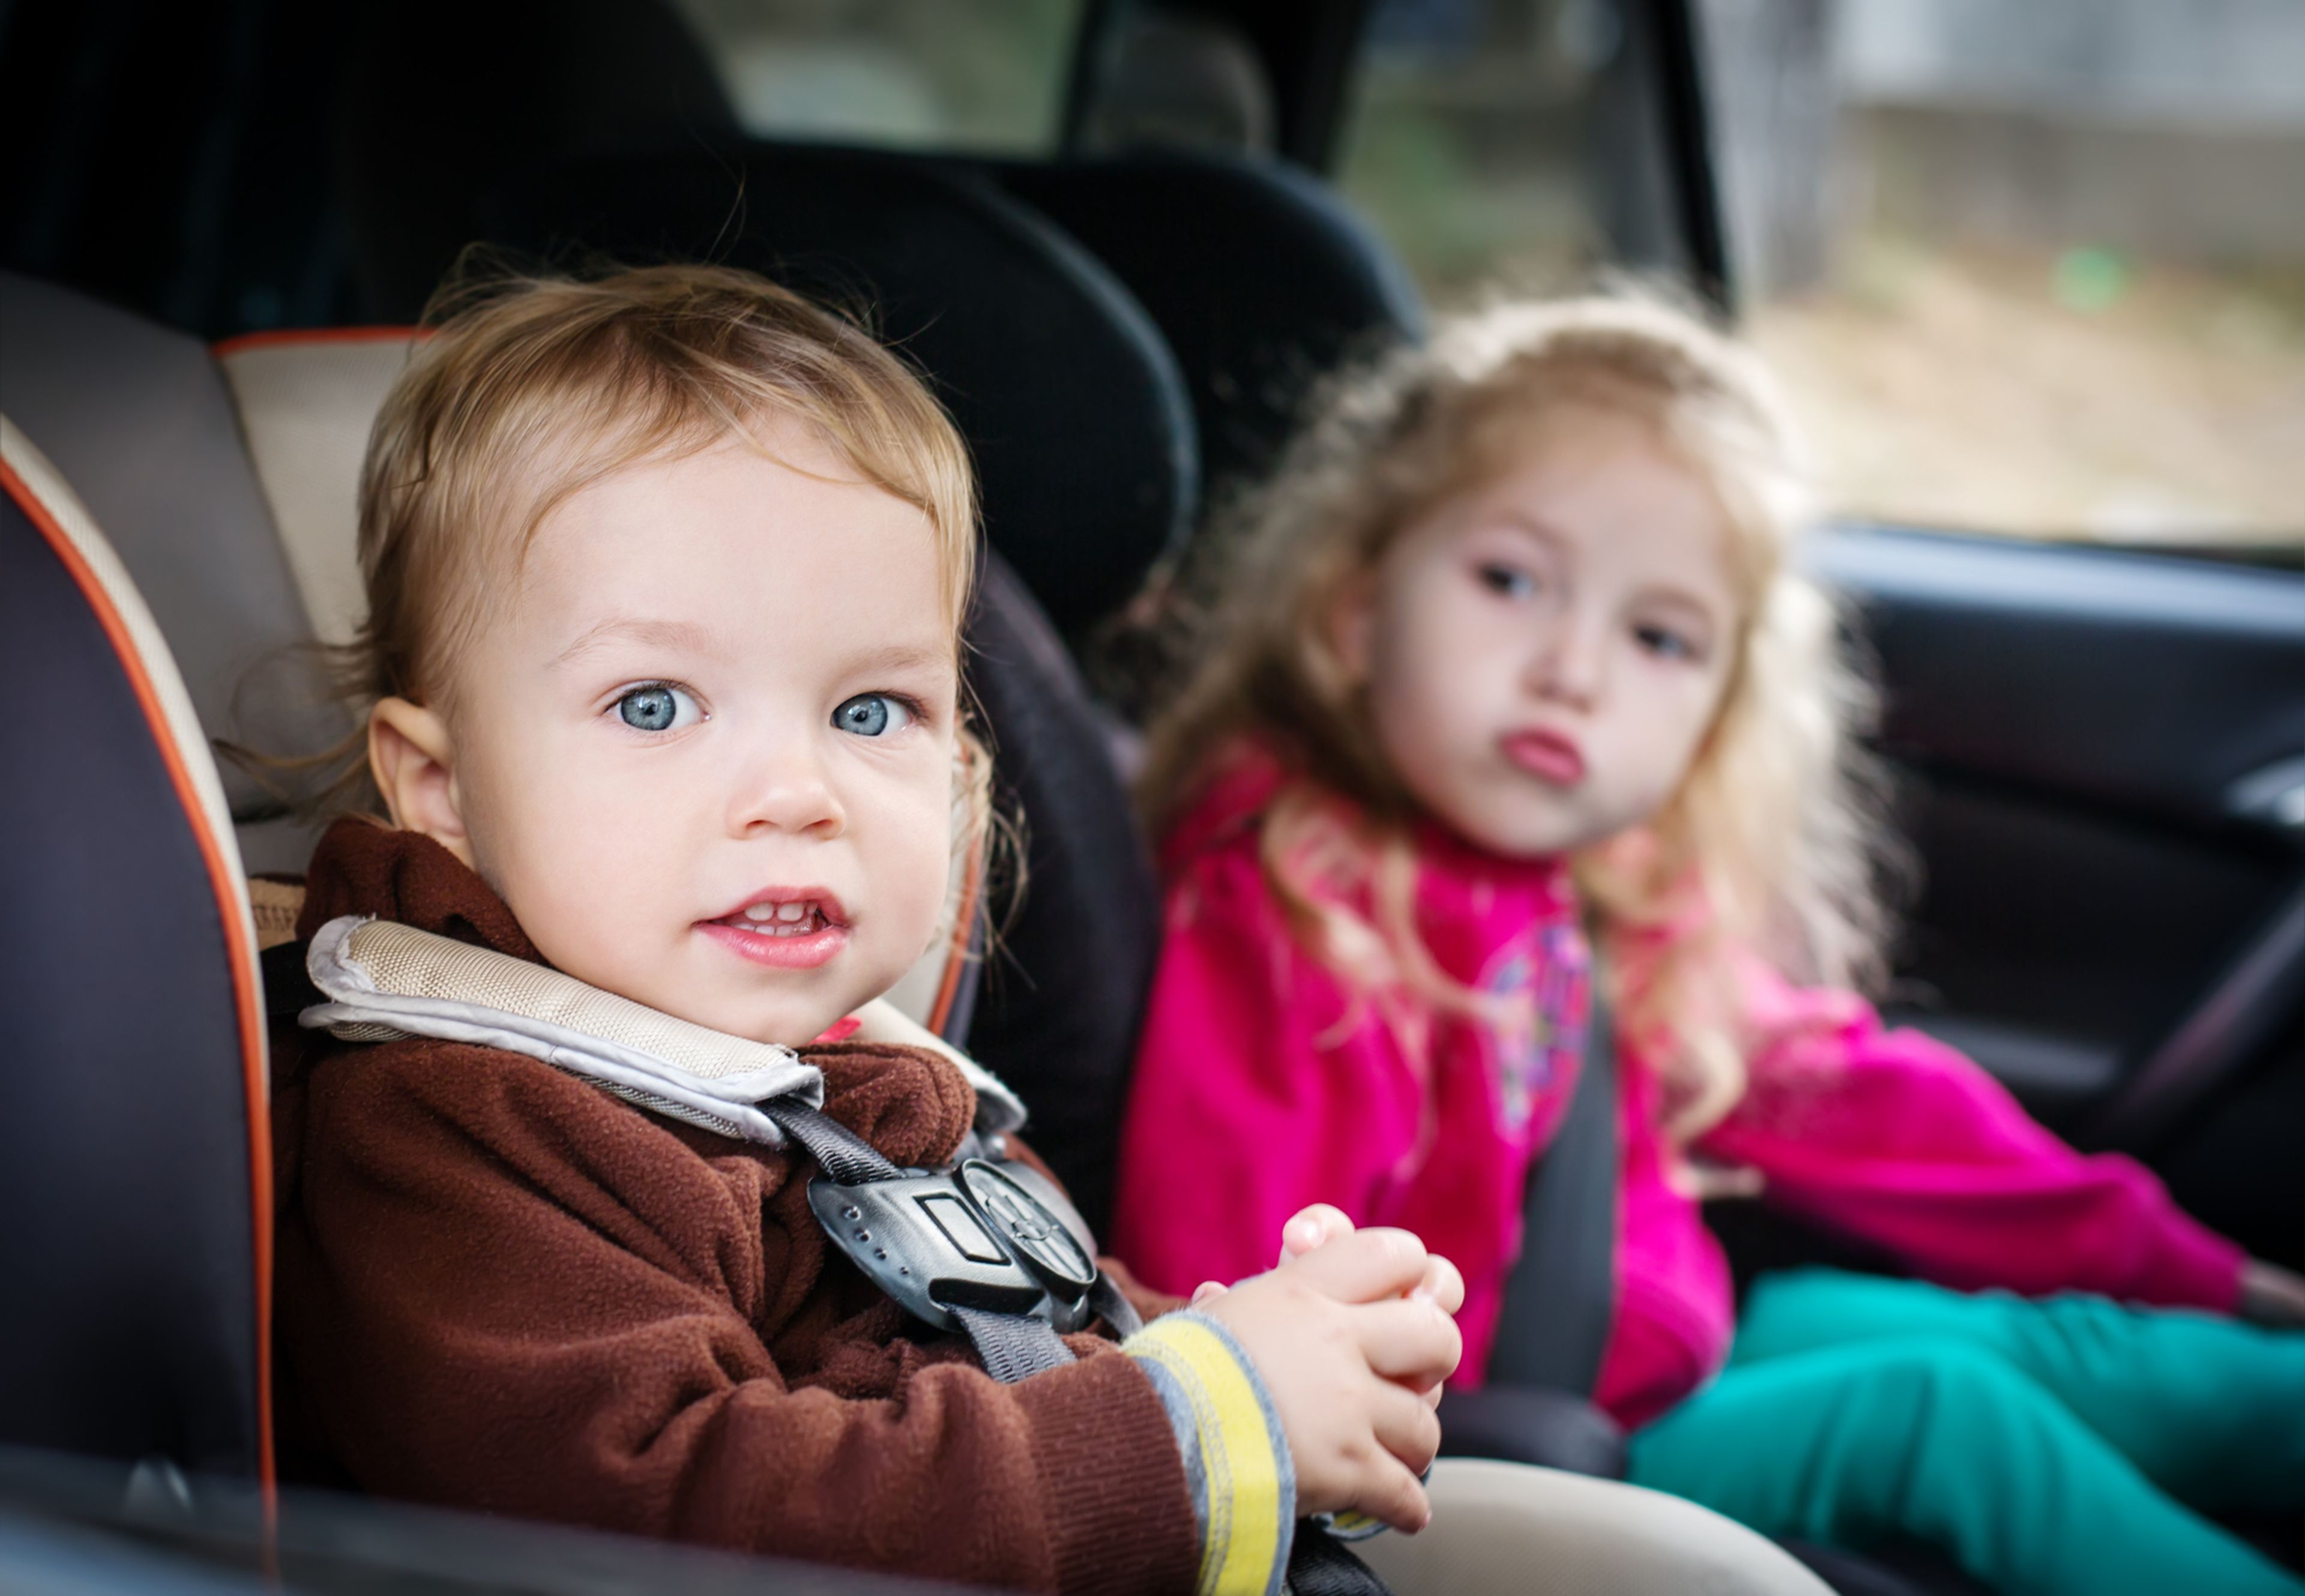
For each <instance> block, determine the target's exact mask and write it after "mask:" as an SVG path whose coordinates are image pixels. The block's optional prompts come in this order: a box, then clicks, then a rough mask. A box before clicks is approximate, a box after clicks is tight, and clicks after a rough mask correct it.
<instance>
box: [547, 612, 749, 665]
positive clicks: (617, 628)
mask: <svg viewBox="0 0 2305 1596" xmlns="http://www.w3.org/2000/svg"><path fill="white" fill-rule="evenodd" d="M612 642H636V643H644V644H647V645H650V646H651V647H654V648H659V649H683V650H685V651H686V652H688V653H691V654H710V653H712V652H713V651H714V649H713V646H712V634H711V633H710V632H709V631H707V630H706V629H705V628H704V627H702V626H700V625H698V624H696V623H695V622H693V621H647V620H634V619H627V618H616V619H611V620H606V621H602V622H601V623H600V624H599V625H597V626H591V627H587V628H586V629H585V631H584V632H583V635H582V636H580V637H578V638H577V640H576V641H574V642H573V643H570V644H569V645H568V646H567V647H566V648H565V649H561V650H560V652H559V653H558V654H557V655H556V656H555V657H554V658H553V660H552V667H553V668H554V669H555V670H558V669H560V668H562V667H564V666H568V665H571V664H573V663H574V662H575V661H576V660H578V659H581V658H583V657H584V656H585V655H587V654H589V653H591V651H592V650H593V649H598V648H601V647H603V646H605V645H607V644H608V643H612Z"/></svg>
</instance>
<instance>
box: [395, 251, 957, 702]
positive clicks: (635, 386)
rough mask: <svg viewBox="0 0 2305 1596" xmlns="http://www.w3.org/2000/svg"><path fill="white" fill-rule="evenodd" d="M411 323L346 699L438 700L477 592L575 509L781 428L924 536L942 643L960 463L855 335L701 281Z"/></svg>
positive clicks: (479, 596)
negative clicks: (838, 462) (586, 494)
mask: <svg viewBox="0 0 2305 1596" xmlns="http://www.w3.org/2000/svg"><path fill="white" fill-rule="evenodd" d="M425 321H426V323H427V326H428V327H429V329H430V335H429V336H427V337H425V338H424V339H423V340H422V341H421V343H420V344H419V345H418V347H417V349H416V350H415V352H414V353H413V356H412V357H411V360H410V362H409V366H408V369H407V370H405V371H404V372H403V373H402V375H401V377H400V378H399V380H398V381H397V382H396V383H395V384H394V385H393V387H392V391H391V393H390V394H389V395H387V398H386V399H385V402H384V406H383V409H382V410H381V411H380V412H378V415H377V419H376V427H375V430H374V431H373V432H372V433H371V434H370V438H369V449H368V459H367V463H366V464H365V465H364V466H363V468H362V470H361V484H360V564H361V577H362V579H363V582H364V583H365V585H366V588H367V592H368V604H369V613H368V620H367V622H366V624H364V625H363V626H362V628H361V633H360V636H359V639H358V641H356V642H355V643H354V645H353V656H354V665H355V670H356V679H355V680H354V682H353V683H352V685H353V688H354V689H355V691H356V692H359V693H360V694H361V695H362V696H364V697H366V698H367V699H368V700H371V701H373V700H376V699H378V698H384V697H399V698H405V699H408V700H411V701H413V702H416V703H434V702H439V701H442V700H446V699H447V698H449V697H450V696H452V695H451V694H450V681H451V673H450V671H449V666H450V665H451V663H452V662H453V660H454V659H455V655H456V654H457V652H458V651H459V650H460V649H462V647H463V646H464V644H465V643H466V642H467V641H469V640H470V638H471V636H472V633H473V632H474V631H475V630H476V629H477V628H478V627H479V625H480V624H481V621H482V619H483V618H484V616H485V615H486V613H487V608H488V603H489V596H490V592H491V590H492V589H493V588H494V587H495V586H496V585H497V584H498V583H499V582H503V581H506V580H509V579H511V578H513V577H515V576H517V574H518V573H519V570H520V566H521V563H522V561H523V559H524V557H525V556H526V554H527V550H528V548H529V545H530V543H531V541H532V539H533V538H534V536H535V533H536V529H537V527H538V526H539V524H540V523H541V522H543V520H544V519H545V517H546V516H548V515H549V514H551V512H552V510H553V509H554V508H555V507H556V506H557V505H559V504H561V503H562V502H563V501H565V500H566V499H567V498H568V497H570V496H571V495H574V494H575V493H577V492H579V491H581V490H583V488H586V487H588V486H590V485H591V484H592V483H595V482H598V481H600V480H601V479H603V478H605V477H608V476H609V475H611V474H613V473H615V472H616V471H621V470H623V469H624V468H625V467H626V466H628V465H631V464H633V463H635V462H637V461H641V460H644V459H650V458H660V457H664V456H668V455H670V456H678V455H681V454H690V453H693V452H695V451H698V450H702V449H705V448H709V447H710V446H712V445H714V444H716V443H719V442H720V441H721V440H723V439H725V438H729V437H754V436H755V435H756V433H757V432H758V430H759V429H760V428H761V425H762V424H763V423H772V422H775V421H778V420H786V421H791V422H796V423H798V424H799V425H801V426H803V427H804V428H806V429H809V430H810V431H811V432H812V433H814V434H815V435H816V436H817V437H819V438H820V439H821V441H822V442H824V443H825V444H826V445H828V446H829V447H830V448H831V449H832V450H833V451H834V452H835V453H836V454H838V455H840V456H841V457H842V459H843V460H845V461H846V463H848V465H849V466H850V467H852V468H853V469H854V470H855V471H856V472H857V474H858V475H859V476H861V477H863V479H864V480H866V481H868V482H870V483H872V485H873V486H874V487H876V488H881V489H883V490H885V491H886V492H888V493H890V494H893V495H894V496H895V497H897V498H899V499H902V500H903V501H904V502H905V503H906V504H908V505H912V506H913V507H914V508H915V509H917V510H919V511H920V512H921V513H922V514H923V515H925V516H926V517H927V518H928V520H929V522H930V524H931V527H933V528H934V529H935V533H936V538H937V542H938V549H939V556H940V560H939V563H940V568H941V573H942V578H943V590H944V598H945V602H946V607H947V609H948V614H949V615H950V616H951V621H952V628H953V635H954V637H955V639H956V640H957V638H958V636H959V632H960V626H961V619H962V616H963V615H965V612H966V609H967V605H968V592H969V583H970V580H971V578H972V575H973V573H974V569H975V560H976V505H975V489H974V480H973V478H972V476H971V474H970V471H969V463H968V450H967V446H966V445H965V444H964V443H963V442H962V440H961V437H960V434H959V432H958V430H957V429H955V427H954V426H953V424H952V421H951V420H950V418H949V417H948V416H947V415H946V414H945V412H944V411H943V409H942V408H941V407H940V405H939V404H938V403H937V402H936V400H935V398H934V397H933V396H932V395H931V394H930V393H929V391H928V389H927V387H926V386H925V385H924V384H923V382H922V381H921V379H920V378H918V377H917V376H915V375H914V373H913V372H912V370H911V369H908V368H907V367H906V365H905V363H904V362H903V361H901V360H899V359H898V358H897V356H896V355H895V354H893V353H891V352H889V350H887V349H886V348H884V347H882V346H881V345H880V344H879V343H878V342H876V341H875V340H874V339H873V337H872V335H871V334H870V333H869V332H868V331H866V330H865V328H863V327H862V326H860V325H858V324H857V323H855V322H854V321H852V320H850V319H848V318H845V317H842V316H840V315H838V314H836V313H834V312H833V311H831V310H827V309H825V308H824V307H822V306H821V305H817V304H815V303H812V301H808V300H806V299H804V298H802V297H801V296H800V295H799V294H796V293H793V292H791V291H790V290H788V289H786V288H781V287H779V286H778V285H777V284H774V283H771V282H770V281H769V280H768V279H766V278H764V277H760V276H754V275H753V274H752V273H750V272H744V271H738V270H736V269H734V268H731V267H711V266H658V267H640V268H636V269H633V270H627V271H619V272H616V273H614V274H613V275H609V276H600V277H597V278H594V279H591V280H578V279H575V278H570V277H542V276H507V277H501V278H497V279H493V280H484V281H481V282H480V283H478V284H473V285H471V286H452V287H450V288H449V289H447V290H445V291H444V292H443V293H442V294H441V295H440V296H439V297H438V298H437V299H436V300H435V301H434V303H433V305H432V306H431V307H430V308H429V309H428V310H427V312H426V315H425Z"/></svg>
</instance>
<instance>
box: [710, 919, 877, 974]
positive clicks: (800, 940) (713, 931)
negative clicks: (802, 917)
mask: <svg viewBox="0 0 2305 1596" xmlns="http://www.w3.org/2000/svg"><path fill="white" fill-rule="evenodd" d="M696 929H697V930H700V931H702V932H703V933H704V934H705V935H706V936H708V937H710V938H712V939H713V940H714V941H715V942H718V943H719V944H720V946H721V947H725V948H727V950H728V951H729V952H730V953H733V954H735V955H736V956H737V957H738V958H740V959H748V960H750V961H751V962H752V963H753V964H765V965H767V966H768V967H769V968H770V969H771V970H813V969H815V968H816V967H817V966H818V965H820V964H828V963H829V962H830V961H831V960H832V959H833V958H834V957H835V956H836V955H838V953H839V952H840V950H841V949H842V948H844V947H847V946H848V928H847V927H846V926H845V925H840V924H838V923H835V922H821V923H820V924H819V925H818V926H817V928H816V929H815V930H808V931H800V932H788V933H786V934H784V935H777V934H775V933H771V932H767V931H755V930H748V929H746V925H745V921H744V919H743V917H742V916H741V915H740V916H738V917H737V919H736V921H734V922H733V923H732V922H731V921H727V920H706V921H698V922H697V927H696Z"/></svg>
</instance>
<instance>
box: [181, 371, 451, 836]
mask: <svg viewBox="0 0 2305 1596" xmlns="http://www.w3.org/2000/svg"><path fill="white" fill-rule="evenodd" d="M415 337H416V334H415V329H413V327H327V328H319V329H313V330H298V331H294V332H285V333H253V334H251V335H248V336H246V337H242V338H228V339H226V340H225V342H223V343H222V344H217V347H216V358H217V365H218V366H220V367H221V368H222V369H223V371H224V376H225V384H226V385H227V386H229V388H230V389H231V393H232V403H233V407H234V410H235V411H236V412H238V414H239V416H240V429H241V436H242V438H243V439H244V440H245V441H246V443H247V446H248V455H249V460H250V463H251V464H252V465H253V466H254V467H255V470H256V480H257V481H258V483H259V485H260V486H261V487H262V488H263V490H264V499H265V503H266V504H267V505H268V506H269V507H270V509H271V511H272V524H273V525H274V526H275V527H276V528H277V529H279V533H280V543H281V547H282V548H283V549H284V551H285V553H286V555H287V559H288V568H289V570H290V571H291V572H292V573H293V574H294V576H295V579H296V588H297V591H298V592H299V593H300V594H301V595H302V598H303V601H304V613H305V614H306V615H310V617H311V624H312V631H313V632H314V633H315V634H317V635H318V636H319V639H320V641H323V642H327V643H348V642H350V641H353V635H354V634H355V633H356V632H358V631H359V630H360V624H361V620H362V619H363V618H365V616H366V615H367V614H368V599H367V596H366V593H365V590H364V589H363V587H362V585H361V570H360V550H359V541H360V472H361V461H362V460H363V459H364V458H365V457H366V455H367V454H368V435H369V430H370V428H371V427H373V426H374V425H375V423H376V412H378V410H380V409H381V408H383V405H384V396H385V395H386V394H387V393H388V392H389V391H390V390H391V388H392V385H393V382H394V380H395V379H396V378H398V377H399V375H400V373H401V370H402V369H403V368H404V367H405V366H406V365H407V364H408V354H409V350H410V347H411V346H412V345H413V343H414V342H415ZM300 864H301V861H300Z"/></svg>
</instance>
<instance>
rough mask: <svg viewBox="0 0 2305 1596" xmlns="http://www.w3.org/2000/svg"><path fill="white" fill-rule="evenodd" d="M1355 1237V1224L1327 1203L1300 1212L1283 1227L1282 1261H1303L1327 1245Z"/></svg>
mask: <svg viewBox="0 0 2305 1596" xmlns="http://www.w3.org/2000/svg"><path fill="white" fill-rule="evenodd" d="M1352 1233H1353V1222H1352V1220H1351V1218H1348V1216H1347V1215H1346V1213H1345V1210H1342V1209H1340V1208H1334V1207H1331V1205H1330V1204H1328V1203H1325V1202H1316V1203H1314V1204H1313V1205H1312V1206H1311V1207H1310V1208H1304V1209H1299V1210H1297V1212H1296V1213H1295V1214H1294V1215H1292V1216H1290V1218H1289V1223H1287V1224H1286V1225H1283V1226H1282V1227H1280V1261H1282V1262H1283V1263H1286V1262H1287V1261H1289V1260H1290V1259H1291V1258H1301V1257H1303V1256H1304V1255H1305V1254H1306V1253H1307V1252H1312V1251H1313V1250H1314V1249H1315V1248H1317V1247H1319V1246H1321V1245H1322V1244H1324V1243H1327V1242H1331V1241H1334V1240H1335V1239H1336V1238H1337V1237H1339V1236H1340V1235H1351V1234H1352Z"/></svg>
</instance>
